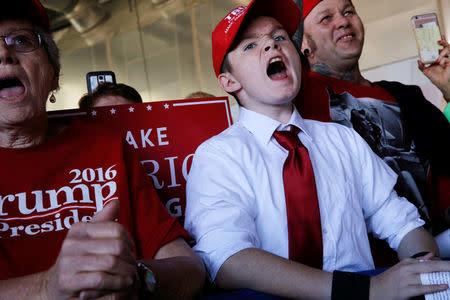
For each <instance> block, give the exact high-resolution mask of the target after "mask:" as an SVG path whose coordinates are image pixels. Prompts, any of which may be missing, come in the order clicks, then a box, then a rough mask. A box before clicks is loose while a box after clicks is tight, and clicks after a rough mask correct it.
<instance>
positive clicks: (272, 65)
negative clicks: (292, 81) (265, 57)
mask: <svg viewBox="0 0 450 300" xmlns="http://www.w3.org/2000/svg"><path fill="white" fill-rule="evenodd" d="M267 76H269V78H270V79H280V78H285V77H286V76H287V74H286V66H285V65H284V62H283V61H282V60H281V58H280V57H274V58H272V59H271V60H270V62H269V66H268V67H267Z"/></svg>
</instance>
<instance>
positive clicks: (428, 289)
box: [410, 284, 448, 296]
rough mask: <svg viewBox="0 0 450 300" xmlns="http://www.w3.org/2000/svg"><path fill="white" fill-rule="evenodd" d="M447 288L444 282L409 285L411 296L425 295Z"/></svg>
mask: <svg viewBox="0 0 450 300" xmlns="http://www.w3.org/2000/svg"><path fill="white" fill-rule="evenodd" d="M447 288H448V286H447V285H446V284H428V285H421V284H419V285H413V286H411V290H410V291H411V294H410V295H411V296H418V295H426V294H432V293H437V292H442V291H445V290H446V289H447Z"/></svg>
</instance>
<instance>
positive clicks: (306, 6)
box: [303, 0, 322, 20]
mask: <svg viewBox="0 0 450 300" xmlns="http://www.w3.org/2000/svg"><path fill="white" fill-rule="evenodd" d="M320 1H322V0H303V20H304V19H305V18H306V16H307V15H308V14H309V13H310V12H311V10H312V9H313V8H314V7H316V5H317V3H319V2H320Z"/></svg>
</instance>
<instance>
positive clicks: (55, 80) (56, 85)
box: [52, 75, 59, 91]
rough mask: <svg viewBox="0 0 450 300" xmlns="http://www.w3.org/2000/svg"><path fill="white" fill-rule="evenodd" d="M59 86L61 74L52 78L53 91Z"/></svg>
mask: <svg viewBox="0 0 450 300" xmlns="http://www.w3.org/2000/svg"><path fill="white" fill-rule="evenodd" d="M58 88H59V76H56V75H54V76H53V80H52V91H55V90H57V89H58Z"/></svg>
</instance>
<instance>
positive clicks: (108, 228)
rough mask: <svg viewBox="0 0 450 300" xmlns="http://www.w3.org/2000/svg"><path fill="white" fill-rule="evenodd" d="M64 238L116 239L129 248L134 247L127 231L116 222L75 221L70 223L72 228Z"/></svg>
mask: <svg viewBox="0 0 450 300" xmlns="http://www.w3.org/2000/svg"><path fill="white" fill-rule="evenodd" d="M66 239H75V240H82V239H85V240H89V239H92V240H96V239H99V240H101V239H116V240H120V241H123V242H124V243H126V245H127V246H128V247H129V248H130V249H133V248H134V245H133V242H132V241H131V239H130V237H129V235H128V232H127V231H126V230H125V228H124V227H123V226H122V225H121V224H119V223H117V222H102V223H85V222H80V223H76V224H73V225H72V228H71V229H70V230H69V232H68V233H67V237H66Z"/></svg>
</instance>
